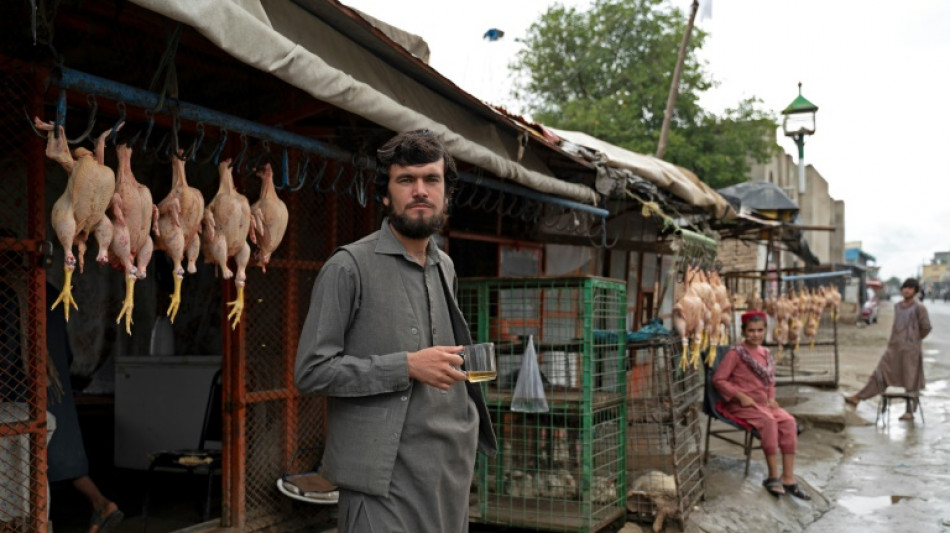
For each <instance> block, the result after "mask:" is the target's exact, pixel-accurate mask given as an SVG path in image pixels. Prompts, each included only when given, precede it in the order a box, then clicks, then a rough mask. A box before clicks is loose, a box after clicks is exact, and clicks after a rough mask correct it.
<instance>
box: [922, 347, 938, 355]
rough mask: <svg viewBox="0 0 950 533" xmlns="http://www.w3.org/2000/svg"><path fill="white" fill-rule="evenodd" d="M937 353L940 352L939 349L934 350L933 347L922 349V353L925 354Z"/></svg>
mask: <svg viewBox="0 0 950 533" xmlns="http://www.w3.org/2000/svg"><path fill="white" fill-rule="evenodd" d="M938 353H940V350H935V349H933V348H930V349H928V350H924V354H925V355H937V354H938Z"/></svg>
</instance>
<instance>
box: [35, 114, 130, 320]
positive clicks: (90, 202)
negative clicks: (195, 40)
mask: <svg viewBox="0 0 950 533" xmlns="http://www.w3.org/2000/svg"><path fill="white" fill-rule="evenodd" d="M34 124H35V125H36V128H37V129H38V130H42V131H47V132H49V133H48V134H47V144H46V156H47V157H49V158H50V159H52V160H53V161H56V162H57V163H59V164H60V165H61V166H62V167H63V168H64V169H65V170H66V172H67V173H68V174H69V179H68V181H67V182H66V190H65V191H63V194H62V195H61V196H60V197H59V199H57V200H56V203H55V204H53V212H52V214H51V216H50V219H51V222H52V225H53V230H54V231H55V232H56V238H57V239H58V240H59V243H60V245H62V247H63V252H64V266H63V270H64V271H65V280H64V281H63V289H62V291H60V293H59V297H58V298H56V301H55V302H53V306H52V307H51V309H55V308H56V306H57V305H59V303H60V302H62V303H63V311H64V312H65V316H66V321H67V322H68V321H69V307H70V306H72V307H74V308H75V309H77V310H78V309H79V306H78V305H77V304H76V300H75V299H74V298H73V294H72V278H73V271H74V270H75V269H76V264H77V262H78V264H79V272H80V273H82V271H83V256H84V255H85V252H86V240H87V239H88V238H89V235H90V234H94V235H95V237H96V242H97V243H98V244H99V253H98V254H97V256H96V261H97V262H98V263H100V264H104V263H106V262H107V261H108V260H109V252H108V250H109V243H110V242H111V241H112V223H111V222H110V221H109V217H107V216H106V209H107V208H108V206H109V202H110V201H111V200H112V194H113V193H114V192H115V173H114V172H112V169H111V168H109V167H107V166H105V165H104V164H103V159H104V155H105V139H106V137H107V136H108V135H109V134H110V133H111V130H106V131H105V132H103V133H102V135H100V136H99V138H98V139H97V141H96V152H95V154H93V153H92V152H90V151H89V150H87V149H85V148H77V149H76V150H75V152H74V155H75V159H73V155H72V154H70V153H69V148H68V147H67V145H66V133H65V130H64V128H63V127H62V126H59V127H58V128H56V127H55V126H54V124H53V123H52V122H43V121H42V120H40V119H39V118H34ZM54 129H55V130H57V131H56V132H54ZM56 133H58V135H56ZM73 246H76V248H77V250H78V252H79V254H78V261H77V256H75V255H73Z"/></svg>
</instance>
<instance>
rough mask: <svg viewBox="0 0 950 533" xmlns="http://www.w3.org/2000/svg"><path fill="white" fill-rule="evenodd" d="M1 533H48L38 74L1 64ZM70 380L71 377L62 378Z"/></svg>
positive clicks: (51, 425)
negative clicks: (32, 123)
mask: <svg viewBox="0 0 950 533" xmlns="http://www.w3.org/2000/svg"><path fill="white" fill-rule="evenodd" d="M0 73H2V76H0V154H2V155H0V176H2V177H3V178H2V179H0V531H11V532H20V531H22V532H27V531H31V532H32V531H45V530H46V518H47V507H48V502H47V483H46V444H47V441H48V436H49V433H48V431H52V430H53V429H54V421H53V420H52V419H50V420H49V424H48V427H47V412H46V397H47V391H46V384H47V357H46V343H45V339H46V331H45V330H46V314H45V297H46V296H45V295H46V291H45V276H44V273H43V269H42V267H41V264H40V261H39V257H38V255H37V254H38V251H39V250H40V245H41V243H42V240H43V233H44V224H45V222H44V221H45V219H44V215H43V209H42V198H43V190H44V183H43V166H44V157H45V156H44V155H43V145H44V143H43V141H42V140H40V139H39V138H36V137H34V136H33V134H32V132H31V131H30V129H29V127H28V126H27V124H26V119H25V117H24V114H23V110H24V109H35V108H36V107H37V106H38V105H40V103H39V102H38V101H36V100H35V98H34V97H33V96H32V95H35V94H36V93H35V90H33V89H32V87H33V74H32V73H31V72H30V71H29V70H28V69H26V68H21V67H20V66H19V65H18V64H17V63H16V62H15V61H4V62H3V66H2V67H0ZM65 378H66V379H68V376H66V377H65Z"/></svg>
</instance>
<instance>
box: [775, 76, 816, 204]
mask: <svg viewBox="0 0 950 533" xmlns="http://www.w3.org/2000/svg"><path fill="white" fill-rule="evenodd" d="M817 111H818V106H816V105H815V104H813V103H811V102H809V101H808V100H807V99H806V98H805V97H804V96H802V83H801V82H798V98H796V99H795V100H794V101H792V103H790V104H788V107H786V108H785V109H784V110H783V111H782V114H783V115H785V120H783V121H782V129H783V130H785V135H786V136H787V137H791V138H792V139H794V140H795V144H797V145H798V194H805V136H806V135H812V134H814V133H815V113H816V112H817Z"/></svg>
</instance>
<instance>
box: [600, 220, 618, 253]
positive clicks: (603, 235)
mask: <svg viewBox="0 0 950 533" xmlns="http://www.w3.org/2000/svg"><path fill="white" fill-rule="evenodd" d="M619 240H620V235H617V237H616V238H615V239H614V242H612V243H610V244H607V217H606V216H602V217H600V245H601V246H603V247H604V248H613V247H614V246H616V245H617V241H619Z"/></svg>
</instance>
